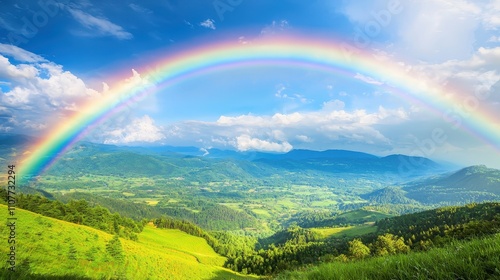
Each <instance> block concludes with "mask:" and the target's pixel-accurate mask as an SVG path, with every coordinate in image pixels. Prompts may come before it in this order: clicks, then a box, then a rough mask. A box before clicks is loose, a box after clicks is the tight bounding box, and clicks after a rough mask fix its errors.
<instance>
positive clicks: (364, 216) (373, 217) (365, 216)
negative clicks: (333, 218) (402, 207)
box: [338, 209, 393, 222]
mask: <svg viewBox="0 0 500 280" xmlns="http://www.w3.org/2000/svg"><path fill="white" fill-rule="evenodd" d="M338 217H339V218H346V219H347V220H348V221H360V222H361V221H362V222H375V221H378V220H381V219H384V218H390V217H393V215H389V214H385V213H382V212H378V211H374V210H364V209H358V210H353V211H349V212H345V213H343V214H340V215H339V216H338Z"/></svg>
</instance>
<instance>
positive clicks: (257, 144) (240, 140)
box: [236, 134, 293, 152]
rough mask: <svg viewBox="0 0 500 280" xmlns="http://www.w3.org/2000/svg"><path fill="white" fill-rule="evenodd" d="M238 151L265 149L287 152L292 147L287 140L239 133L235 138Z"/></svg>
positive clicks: (266, 150) (267, 150)
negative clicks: (279, 140) (278, 140)
mask: <svg viewBox="0 0 500 280" xmlns="http://www.w3.org/2000/svg"><path fill="white" fill-rule="evenodd" d="M236 143H237V146H236V148H237V149H238V150H239V151H249V150H256V151H265V152H288V151H290V150H292V149H293V147H292V145H290V143H288V142H282V143H277V142H271V141H267V140H261V139H258V138H254V137H251V136H250V135H246V134H245V135H241V136H238V137H237V138H236Z"/></svg>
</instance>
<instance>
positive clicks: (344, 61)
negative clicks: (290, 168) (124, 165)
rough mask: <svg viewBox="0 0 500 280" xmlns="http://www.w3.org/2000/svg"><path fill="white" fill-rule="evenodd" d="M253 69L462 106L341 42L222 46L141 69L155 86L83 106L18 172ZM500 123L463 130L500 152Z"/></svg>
mask: <svg viewBox="0 0 500 280" xmlns="http://www.w3.org/2000/svg"><path fill="white" fill-rule="evenodd" d="M249 64H260V65H276V64H290V65H295V66H297V65H299V66H300V65H304V66H308V67H317V68H329V69H334V70H335V71H337V72H344V73H353V74H355V73H360V74H363V75H366V76H369V77H372V78H374V79H377V80H380V81H383V82H384V83H386V84H387V85H390V87H392V88H395V89H398V90H396V91H395V92H399V94H401V95H402V97H404V98H406V99H411V100H414V101H418V102H421V103H423V104H425V105H427V106H428V107H430V108H431V109H432V110H434V111H435V112H437V113H440V114H446V113H447V112H449V111H450V110H453V108H454V107H455V106H461V105H462V103H463V100H462V99H460V96H459V95H454V94H450V92H449V88H444V87H442V86H440V85H436V84H434V83H433V82H432V81H430V80H429V79H424V78H422V76H420V75H418V73H415V72H412V71H408V70H407V69H405V68H404V67H403V66H401V65H400V64H398V63H395V62H392V61H387V60H379V59H377V58H376V57H375V56H373V54H370V53H368V52H356V53H351V52H350V50H349V49H347V48H346V47H344V45H343V44H342V43H339V42H334V41H328V40H324V39H318V38H310V37H306V36H295V37H286V38H285V37H282V38H271V39H263V40H261V41H257V42H253V43H250V44H241V43H238V42H219V43H215V44H210V45H204V46H201V47H195V48H191V49H188V50H186V51H183V52H177V53H175V54H171V55H167V56H165V58H163V59H161V60H159V61H158V60H157V61H156V62H155V63H149V64H147V65H146V66H145V69H154V70H144V71H143V70H141V69H139V72H140V73H141V75H142V76H143V77H144V78H146V79H147V80H149V81H153V82H154V83H152V84H147V83H142V84H141V83H139V84H137V83H136V84H133V83H123V84H119V85H118V86H115V87H113V88H112V89H111V90H109V91H108V92H106V93H104V94H103V95H102V98H101V99H100V100H99V101H98V102H96V101H95V100H94V101H93V102H92V103H88V104H84V105H83V106H82V107H81V110H79V111H78V112H76V113H75V114H74V115H72V116H70V117H69V118H68V119H66V120H64V121H62V122H60V123H59V124H58V125H56V126H55V127H54V128H53V129H52V130H50V131H49V133H47V134H46V135H45V137H44V138H43V139H42V140H40V141H39V142H38V143H35V145H33V147H32V148H31V149H30V150H31V152H30V153H28V154H26V156H24V157H23V158H21V159H20V160H19V163H18V165H19V168H18V173H19V174H20V176H21V177H22V176H25V177H31V176H36V175H40V174H42V173H43V172H44V171H45V170H46V169H47V168H49V167H50V166H51V165H52V164H53V163H54V162H55V161H57V159H58V158H59V157H60V156H61V155H62V154H64V152H65V151H67V150H68V149H69V148H70V147H72V145H73V144H74V143H76V142H77V141H78V140H80V139H81V138H82V137H83V136H85V135H86V134H87V133H88V132H89V131H91V130H92V129H93V128H94V127H96V126H97V125H99V124H100V123H101V122H102V121H104V120H106V119H107V118H109V117H110V116H112V115H114V114H115V113H116V112H119V111H120V110H122V109H123V108H124V107H126V106H128V105H130V104H133V103H135V102H138V101H139V100H141V99H142V98H144V97H145V96H148V95H150V94H153V93H155V92H158V90H159V89H161V88H162V87H168V86H169V85H171V84H173V83H176V82H179V81H182V80H184V79H188V78H189V77H192V76H193V75H196V74H199V73H204V72H210V71H214V70H215V69H220V68H224V67H226V68H230V67H245V65H249ZM498 123H499V122H498V120H497V118H496V117H495V116H494V115H493V114H491V113H488V112H474V115H471V116H470V117H468V118H467V119H464V120H463V128H464V129H466V130H468V131H469V132H470V133H473V134H474V135H476V136H478V137H480V138H482V139H483V140H485V141H487V142H488V143H489V144H490V145H493V146H494V147H495V148H499V147H500V125H499V124H498Z"/></svg>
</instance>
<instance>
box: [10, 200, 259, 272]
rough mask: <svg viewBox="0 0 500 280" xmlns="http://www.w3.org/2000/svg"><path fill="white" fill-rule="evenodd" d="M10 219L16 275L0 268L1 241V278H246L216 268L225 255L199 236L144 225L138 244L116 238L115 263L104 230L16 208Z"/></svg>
mask: <svg viewBox="0 0 500 280" xmlns="http://www.w3.org/2000/svg"><path fill="white" fill-rule="evenodd" d="M16 217H17V221H16V226H17V227H16V245H17V247H16V256H17V264H18V265H20V264H23V266H21V267H19V270H22V273H21V274H20V275H15V276H13V275H10V276H9V274H8V273H9V272H8V271H6V268H7V266H6V265H5V264H6V260H7V253H8V252H9V251H8V247H7V242H5V244H4V246H0V262H1V263H2V264H3V270H0V278H1V279H8V278H9V277H11V278H12V277H14V278H13V279H44V277H45V278H58V279H115V278H116V279H117V278H120V279H122V278H123V279H252V277H250V276H243V275H240V274H237V273H234V272H232V271H230V270H228V269H225V268H222V267H221V264H222V263H223V262H224V259H225V258H224V257H222V256H219V255H217V254H216V253H215V252H214V251H213V249H212V248H211V247H210V246H208V245H207V244H206V241H205V240H204V239H202V238H199V237H194V236H190V235H188V234H186V233H184V232H180V231H177V230H163V229H156V228H153V227H152V226H147V227H146V228H145V230H144V232H142V233H141V234H140V235H139V241H138V242H134V241H131V240H124V239H120V241H121V244H122V247H123V252H124V256H125V258H124V261H122V262H120V261H117V260H115V259H113V257H111V256H110V255H109V254H108V253H107V251H106V243H107V242H108V241H109V240H110V239H111V238H112V235H110V234H107V233H105V232H102V231H98V230H96V229H93V228H89V227H86V226H80V225H75V224H72V223H68V222H64V221H60V220H56V219H52V218H47V217H44V216H41V215H38V214H35V213H32V212H28V211H24V210H21V209H16ZM0 220H2V221H7V207H6V206H5V205H0ZM8 231H9V229H8V228H7V227H6V226H2V227H0V236H8ZM71 247H73V248H74V250H75V253H74V256H75V258H74V259H71V257H70V255H71V253H70V248H71ZM92 252H93V253H92ZM2 273H3V275H2Z"/></svg>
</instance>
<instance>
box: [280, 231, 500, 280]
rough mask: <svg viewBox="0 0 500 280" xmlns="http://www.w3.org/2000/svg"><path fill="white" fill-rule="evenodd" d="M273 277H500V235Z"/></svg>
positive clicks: (382, 278) (318, 278) (478, 279)
mask: <svg viewBox="0 0 500 280" xmlns="http://www.w3.org/2000/svg"><path fill="white" fill-rule="evenodd" d="M276 279H317V280H320V279H339V280H342V279H346V280H347V279H349V280H350V279H381V280H385V279H422V280H427V279H436V280H437V279H477V280H480V279H500V235H496V236H493V237H488V238H484V239H476V240H472V241H468V242H466V241H455V242H452V243H451V244H449V245H447V246H446V247H444V248H434V249H431V250H429V251H427V252H413V253H410V254H403V255H394V256H389V257H377V258H372V259H367V260H362V261H353V262H348V263H342V262H333V263H326V264H322V265H319V266H314V267H310V268H306V269H303V270H298V271H292V272H285V273H282V274H280V275H279V276H278V277H277V278H276Z"/></svg>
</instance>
